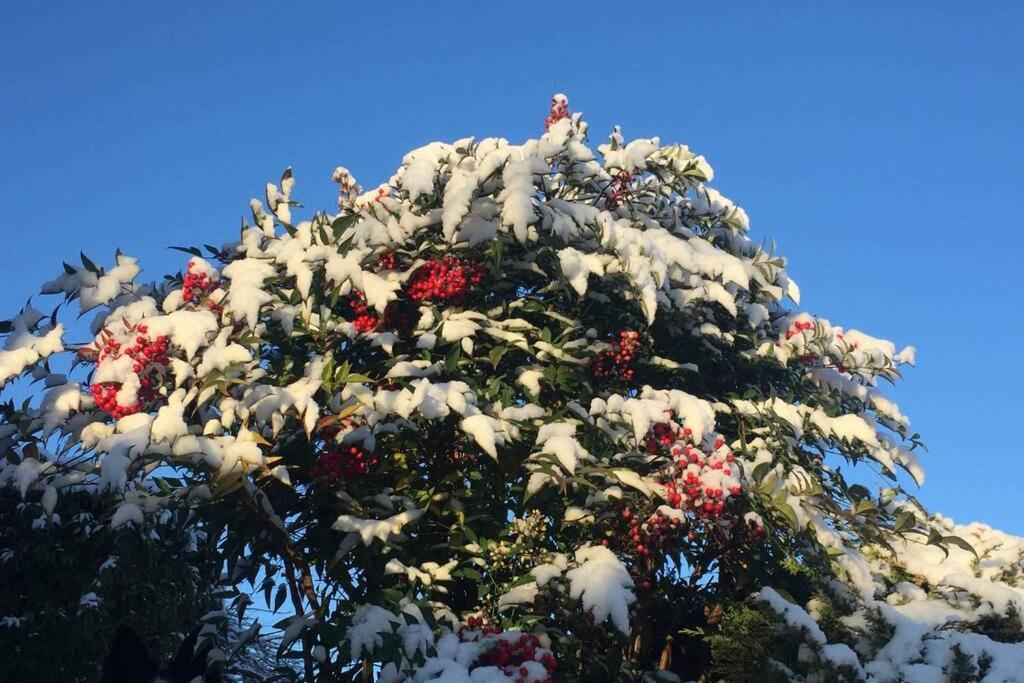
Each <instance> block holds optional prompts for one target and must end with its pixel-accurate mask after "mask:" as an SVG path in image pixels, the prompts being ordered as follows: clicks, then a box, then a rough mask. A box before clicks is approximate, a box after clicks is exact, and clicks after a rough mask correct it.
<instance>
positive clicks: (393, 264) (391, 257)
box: [377, 251, 398, 270]
mask: <svg viewBox="0 0 1024 683" xmlns="http://www.w3.org/2000/svg"><path fill="white" fill-rule="evenodd" d="M397 267H398V254H396V253H395V252H393V251H388V252H384V253H383V254H381V255H380V256H379V257H378V258H377V268H379V269H380V270H395V268H397Z"/></svg>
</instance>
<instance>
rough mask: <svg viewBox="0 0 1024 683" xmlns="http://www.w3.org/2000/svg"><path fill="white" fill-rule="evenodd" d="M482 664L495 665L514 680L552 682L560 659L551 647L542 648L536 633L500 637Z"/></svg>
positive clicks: (519, 681) (523, 682) (522, 682)
mask: <svg viewBox="0 0 1024 683" xmlns="http://www.w3.org/2000/svg"><path fill="white" fill-rule="evenodd" d="M485 628H486V627H485ZM479 665H482V666H496V667H498V668H499V669H501V670H502V671H503V672H504V673H505V674H506V675H510V676H513V677H514V681H515V683H551V681H552V678H551V677H552V676H553V675H554V673H555V667H556V666H557V665H558V661H557V660H556V659H555V656H554V655H553V654H551V652H550V651H549V650H547V649H546V648H543V647H541V644H540V640H538V639H537V636H535V635H532V634H529V633H520V634H519V635H518V636H515V635H514V634H508V635H505V636H502V637H500V638H498V639H497V641H496V642H495V644H494V647H493V648H491V649H490V650H488V651H487V652H486V653H485V654H484V656H483V657H482V658H481V659H480V661H479Z"/></svg>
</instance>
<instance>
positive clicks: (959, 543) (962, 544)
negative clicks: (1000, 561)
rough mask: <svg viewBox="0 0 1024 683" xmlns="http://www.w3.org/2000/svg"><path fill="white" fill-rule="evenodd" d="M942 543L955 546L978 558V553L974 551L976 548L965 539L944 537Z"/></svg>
mask: <svg viewBox="0 0 1024 683" xmlns="http://www.w3.org/2000/svg"><path fill="white" fill-rule="evenodd" d="M942 542H943V543H944V544H946V545H955V546H956V547H957V548H960V549H961V550H966V551H967V552H969V553H971V554H972V555H974V556H975V557H977V556H978V551H977V550H975V549H974V546H973V545H971V544H970V543H968V542H967V541H965V540H964V539H962V538H960V537H959V536H943V537H942Z"/></svg>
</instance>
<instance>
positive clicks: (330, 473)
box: [309, 444, 378, 483]
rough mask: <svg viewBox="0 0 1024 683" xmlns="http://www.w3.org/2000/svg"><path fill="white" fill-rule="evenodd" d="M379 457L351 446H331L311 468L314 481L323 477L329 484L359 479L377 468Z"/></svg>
mask: <svg viewBox="0 0 1024 683" xmlns="http://www.w3.org/2000/svg"><path fill="white" fill-rule="evenodd" d="M377 462H378V460H377V457H376V456H375V455H373V454H372V453H368V452H366V451H364V450H363V449H362V448H359V447H358V446H353V445H350V444H331V445H329V446H328V447H326V448H325V449H324V450H323V451H321V453H320V456H319V457H318V459H317V461H316V462H315V463H313V466H312V467H310V468H309V474H310V476H312V477H313V478H314V479H316V478H319V477H323V478H324V479H326V480H327V481H328V482H329V483H330V482H333V481H335V480H337V479H359V478H361V477H365V476H366V475H367V474H369V473H370V470H371V469H372V468H374V467H376V466H377Z"/></svg>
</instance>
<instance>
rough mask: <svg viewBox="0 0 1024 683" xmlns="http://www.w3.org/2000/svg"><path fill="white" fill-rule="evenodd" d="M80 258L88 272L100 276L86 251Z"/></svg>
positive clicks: (80, 253) (80, 254)
mask: <svg viewBox="0 0 1024 683" xmlns="http://www.w3.org/2000/svg"><path fill="white" fill-rule="evenodd" d="M196 251H199V250H198V249H197V250H196ZM79 256H81V257H82V265H83V266H85V269H86V270H88V271H89V272H91V273H96V274H99V272H100V269H99V266H97V265H96V264H95V263H93V262H92V261H90V260H89V257H88V256H86V255H85V252H84V251H83V252H79Z"/></svg>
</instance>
